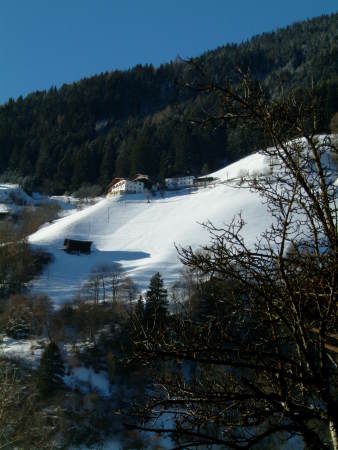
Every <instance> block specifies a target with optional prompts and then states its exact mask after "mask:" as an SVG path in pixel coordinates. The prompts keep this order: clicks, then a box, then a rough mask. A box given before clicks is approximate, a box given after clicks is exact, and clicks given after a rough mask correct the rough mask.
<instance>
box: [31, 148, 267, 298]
mask: <svg viewBox="0 0 338 450" xmlns="http://www.w3.org/2000/svg"><path fill="white" fill-rule="evenodd" d="M248 170H249V171H250V172H249V173H252V174H259V173H265V172H266V170H267V163H266V161H265V160H264V157H263V156H261V155H259V154H253V155H250V156H248V157H246V158H244V159H242V160H241V161H239V162H237V163H235V164H232V165H230V166H228V167H226V168H224V169H222V170H219V171H217V172H215V173H214V174H211V175H212V176H215V177H217V178H218V181H217V183H215V184H213V185H212V186H210V187H207V188H201V189H199V190H196V191H191V190H188V189H186V190H181V191H174V192H166V193H165V196H164V198H160V197H159V196H156V197H154V198H153V199H152V200H151V202H150V203H148V202H147V200H146V198H145V196H144V195H143V194H129V195H123V196H117V197H114V198H112V197H111V198H109V199H103V200H101V201H99V202H98V203H97V204H95V205H93V206H90V207H88V208H86V209H84V210H82V211H78V212H76V213H74V214H72V215H69V216H67V217H64V218H62V219H59V220H57V221H55V222H54V223H52V224H50V225H48V226H45V227H43V228H41V229H40V230H38V231H37V232H36V233H34V234H33V235H31V236H30V237H29V242H30V243H31V244H32V245H33V246H38V247H42V248H43V249H44V250H46V251H49V252H51V253H53V255H54V262H53V263H51V264H50V265H49V266H48V267H47V268H46V270H45V272H44V273H43V274H42V276H41V277H39V278H38V279H37V280H35V281H34V282H33V285H32V288H33V291H35V292H44V293H47V294H48V295H49V296H50V297H51V299H52V300H53V301H54V302H55V304H56V305H59V304H62V303H65V302H68V301H70V300H71V299H72V298H73V297H74V295H76V293H77V292H78V290H79V289H80V288H81V285H82V284H83V283H84V282H85V280H86V279H87V278H88V276H89V274H90V272H91V270H92V269H93V268H95V267H97V266H98V265H102V264H106V265H111V264H112V263H118V264H120V265H121V267H122V269H123V270H124V271H125V273H126V275H128V276H130V277H132V278H133V280H134V281H135V282H136V283H137V285H138V287H139V288H140V289H145V288H146V287H147V285H148V283H149V279H150V277H151V276H152V275H153V274H154V273H155V272H157V271H159V272H161V274H162V276H163V278H164V280H165V283H166V284H168V283H172V282H174V281H175V280H177V278H178V277H179V273H180V269H181V267H182V266H181V263H180V261H179V259H178V255H177V252H176V249H175V244H176V245H179V246H180V245H181V246H188V245H191V246H192V247H193V248H198V247H199V246H201V245H205V244H207V243H208V241H209V237H208V233H207V231H206V230H205V228H203V227H202V226H201V224H202V223H206V222H207V221H208V220H210V221H211V222H212V223H213V224H215V225H216V226H222V225H224V224H225V223H228V222H230V221H231V220H232V218H233V216H234V215H236V214H238V213H240V212H241V213H242V215H243V218H244V220H245V221H246V222H247V223H248V226H247V228H246V229H245V230H244V233H243V234H244V236H245V237H246V238H247V239H248V241H249V242H252V243H253V242H254V241H255V239H256V237H257V235H258V234H259V233H260V232H261V231H263V230H264V229H265V228H266V226H267V225H268V224H269V223H270V221H271V219H270V217H269V215H268V213H267V210H266V208H265V206H263V205H262V203H261V200H260V198H259V197H258V195H257V194H253V193H251V192H249V191H248V190H245V189H244V190H243V189H236V188H234V187H233V186H231V185H230V184H229V183H223V182H224V181H225V182H226V181H227V180H229V179H235V178H238V177H240V176H242V174H243V173H245V174H246V173H247V172H248ZM65 238H70V239H83V240H91V241H93V246H92V249H93V251H92V253H91V254H90V255H74V254H67V253H65V252H64V251H63V250H62V247H63V240H64V239H65Z"/></svg>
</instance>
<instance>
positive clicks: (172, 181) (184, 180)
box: [164, 176, 195, 189]
mask: <svg viewBox="0 0 338 450" xmlns="http://www.w3.org/2000/svg"><path fill="white" fill-rule="evenodd" d="M194 179H195V177H193V176H180V177H172V178H166V179H165V180H164V181H165V186H166V188H167V189H182V188H185V187H192V186H193V185H194Z"/></svg>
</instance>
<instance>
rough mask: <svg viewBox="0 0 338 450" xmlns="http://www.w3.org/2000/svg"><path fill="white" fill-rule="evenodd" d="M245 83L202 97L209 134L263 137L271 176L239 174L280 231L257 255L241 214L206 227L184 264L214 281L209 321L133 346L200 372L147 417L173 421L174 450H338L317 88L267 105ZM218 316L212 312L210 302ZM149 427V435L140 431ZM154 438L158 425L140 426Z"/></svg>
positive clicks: (334, 333)
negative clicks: (295, 442)
mask: <svg viewBox="0 0 338 450" xmlns="http://www.w3.org/2000/svg"><path fill="white" fill-rule="evenodd" d="M239 78H240V84H238V85H237V87H236V86H235V87H233V85H231V84H227V85H225V86H219V85H217V84H216V83H211V82H208V83H207V84H203V85H202V84H200V85H198V84H197V85H196V84H195V88H197V89H199V90H200V91H203V92H205V93H206V95H211V94H213V95H214V96H215V97H214V99H215V102H214V103H215V105H216V106H213V112H212V114H208V116H207V117H206V120H204V121H201V123H202V124H203V125H204V124H206V123H212V124H216V125H218V124H219V123H223V122H226V121H228V120H230V121H232V120H236V121H240V122H241V123H244V124H245V125H246V126H251V127H253V128H255V129H258V130H260V131H261V132H262V134H264V136H265V140H266V142H267V145H266V146H265V148H263V150H262V151H261V153H262V154H263V155H265V157H266V158H267V160H269V161H270V162H271V169H272V170H269V171H268V172H267V173H266V174H262V175H260V176H256V177H254V178H252V177H249V176H248V175H243V180H242V183H241V186H238V187H237V188H240V189H250V190H252V191H254V192H258V193H259V194H260V195H261V196H262V200H263V201H264V202H265V203H266V206H267V208H268V210H269V212H270V213H271V216H272V219H273V220H272V225H271V227H269V228H268V229H266V230H265V232H264V233H262V235H261V236H259V237H258V239H257V241H256V243H255V244H254V245H253V246H252V245H251V246H250V245H249V244H248V243H247V242H246V241H245V239H244V237H243V235H242V230H243V228H244V227H245V225H246V224H245V223H244V220H243V219H242V217H241V216H239V217H237V218H234V219H233V221H232V222H231V223H230V224H228V225H225V226H224V227H222V228H218V227H216V226H214V225H213V224H212V223H207V224H206V225H205V226H206V228H207V229H208V230H209V233H210V243H209V245H207V246H205V247H204V248H203V251H198V252H196V251H194V250H193V249H192V248H190V247H188V248H180V249H179V254H180V257H181V260H182V262H183V263H184V264H185V265H186V266H187V267H189V268H190V270H192V271H197V272H198V273H202V274H204V276H205V277H206V280H207V281H206V282H205V287H206V289H204V292H202V296H203V297H204V301H205V302H206V303H209V308H208V314H206V315H204V316H202V317H200V318H199V319H197V318H196V316H195V317H192V316H191V317H186V316H180V315H176V316H173V317H171V321H170V326H169V325H168V327H167V330H166V332H163V333H162V335H161V336H157V337H156V339H154V336H152V335H149V334H146V333H145V331H144V330H142V332H141V333H140V334H138V335H137V337H136V338H135V342H136V345H137V348H138V356H141V357H142V358H143V360H145V359H148V360H152V359H158V358H160V359H164V360H173V361H177V360H179V361H185V364H188V365H191V364H193V365H194V367H195V369H196V370H195V375H194V376H192V377H187V376H186V374H185V372H184V371H183V372H182V373H176V374H175V375H174V374H171V375H169V376H168V377H167V378H164V379H161V380H160V382H159V384H158V388H157V389H156V390H155V391H154V392H156V393H157V395H154V396H152V398H151V399H150V403H149V408H148V409H147V411H146V413H147V414H148V416H147V417H155V418H157V419H158V420H159V422H157V423H161V422H160V417H161V416H162V415H163V414H166V416H165V417H166V418H168V416H170V415H171V417H172V423H173V424H174V427H173V428H172V429H171V427H157V429H156V431H157V432H160V433H170V434H171V435H172V436H173V437H174V438H175V440H176V441H177V447H176V448H189V447H194V448H195V447H197V446H207V445H219V446H224V447H226V448H234V449H249V448H253V447H255V446H256V448H257V446H258V445H264V442H266V440H267V439H269V438H270V437H271V436H277V437H279V438H280V439H283V438H287V439H289V438H290V437H295V438H298V439H301V440H302V441H303V442H304V443H305V445H306V447H307V448H313V449H324V448H327V446H328V445H329V446H331V447H332V448H334V449H335V450H336V449H338V435H337V433H338V420H337V411H338V400H337V393H338V377H337V375H338V367H337V359H338V358H337V355H338V330H337V303H336V296H337V209H336V188H335V186H334V182H335V179H336V176H337V175H336V172H335V170H334V169H335V168H334V166H333V159H332V158H331V157H330V155H336V154H337V148H336V146H335V145H334V143H333V141H331V139H330V137H329V136H327V137H318V131H319V130H318V129H317V123H318V117H319V114H320V112H319V111H320V108H319V101H318V99H317V97H316V95H315V92H314V90H312V91H311V92H310V93H308V94H309V95H304V96H303V97H302V98H297V97H296V96H295V95H294V94H292V93H290V94H285V93H283V92H282V93H281V96H280V98H279V99H271V98H269V96H268V95H267V94H266V93H265V92H264V90H263V88H262V87H261V86H260V85H259V84H258V83H254V82H251V81H250V80H249V79H248V77H247V76H246V75H243V74H241V73H239ZM211 301H213V302H214V303H212V305H213V308H214V312H213V308H210V302H211ZM140 428H142V427H140ZM143 428H144V429H148V430H154V428H156V427H151V426H149V427H143Z"/></svg>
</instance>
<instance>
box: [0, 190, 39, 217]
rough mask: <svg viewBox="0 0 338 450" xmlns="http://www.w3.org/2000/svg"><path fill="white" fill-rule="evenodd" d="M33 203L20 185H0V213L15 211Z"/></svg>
mask: <svg viewBox="0 0 338 450" xmlns="http://www.w3.org/2000/svg"><path fill="white" fill-rule="evenodd" d="M32 203H33V199H32V198H31V197H30V196H29V195H27V194H26V192H25V191H24V190H23V189H22V188H21V187H20V186H19V185H18V184H0V212H2V213H4V212H10V211H15V210H16V209H17V208H18V207H20V206H22V205H30V204H32Z"/></svg>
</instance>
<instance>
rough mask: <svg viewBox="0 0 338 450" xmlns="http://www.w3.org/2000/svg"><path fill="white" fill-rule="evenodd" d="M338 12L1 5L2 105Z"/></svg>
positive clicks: (188, 0) (68, 0) (307, 1)
mask: <svg viewBox="0 0 338 450" xmlns="http://www.w3.org/2000/svg"><path fill="white" fill-rule="evenodd" d="M336 11H338V2H337V0H284V1H283V2H281V1H273V0H1V3H0V70H1V74H0V103H3V102H5V101H7V100H8V99H9V98H10V97H13V98H17V97H18V96H20V95H23V96H24V95H26V94H28V93H29V92H32V91H35V90H42V89H48V88H50V87H51V86H61V85H62V84H63V83H69V82H72V81H76V80H79V79H80V78H83V77H86V76H90V75H93V74H96V73H100V72H104V71H109V70H113V69H128V68H129V67H132V66H134V65H135V64H139V63H141V64H145V63H152V64H154V65H155V66H158V65H159V64H161V63H163V62H168V61H170V60H172V59H175V57H176V56H178V55H179V56H181V57H184V58H187V57H191V56H197V55H199V54H200V53H202V52H204V51H206V50H210V49H213V48H215V47H218V46H220V45H224V44H226V43H228V42H240V41H242V40H245V39H247V38H249V37H251V36H253V35H255V34H259V33H262V32H264V31H272V30H274V29H276V28H278V27H283V26H285V25H288V24H291V23H293V22H295V21H298V20H303V19H308V18H312V17H315V16H318V15H321V14H329V13H332V12H336Z"/></svg>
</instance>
